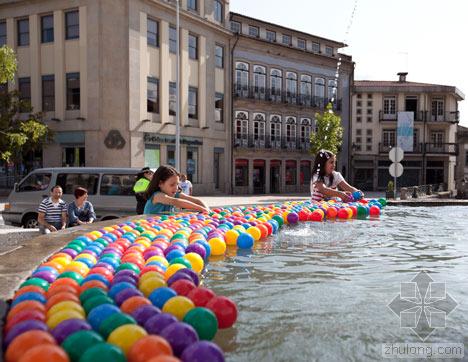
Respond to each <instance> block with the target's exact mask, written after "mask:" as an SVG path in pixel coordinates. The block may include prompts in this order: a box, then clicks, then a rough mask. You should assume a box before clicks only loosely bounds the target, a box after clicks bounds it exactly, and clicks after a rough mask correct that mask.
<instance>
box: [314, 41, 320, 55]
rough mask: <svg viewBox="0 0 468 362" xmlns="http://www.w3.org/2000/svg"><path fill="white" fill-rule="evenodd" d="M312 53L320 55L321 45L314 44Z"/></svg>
mask: <svg viewBox="0 0 468 362" xmlns="http://www.w3.org/2000/svg"><path fill="white" fill-rule="evenodd" d="M312 51H313V52H314V53H320V43H315V42H314V43H312Z"/></svg>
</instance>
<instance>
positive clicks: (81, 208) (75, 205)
mask: <svg viewBox="0 0 468 362" xmlns="http://www.w3.org/2000/svg"><path fill="white" fill-rule="evenodd" d="M87 199H88V190H86V189H85V188H83V187H77V188H76V189H75V201H73V202H71V203H70V204H69V205H68V219H69V221H68V226H70V227H71V226H78V225H85V224H91V223H92V222H93V221H94V220H96V213H95V212H94V208H93V204H91V203H90V202H89V201H87Z"/></svg>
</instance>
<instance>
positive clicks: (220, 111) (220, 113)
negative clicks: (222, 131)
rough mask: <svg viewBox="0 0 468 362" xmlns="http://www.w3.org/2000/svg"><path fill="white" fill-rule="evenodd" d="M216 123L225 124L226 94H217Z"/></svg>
mask: <svg viewBox="0 0 468 362" xmlns="http://www.w3.org/2000/svg"><path fill="white" fill-rule="evenodd" d="M215 122H220V123H223V122H224V94H223V93H215Z"/></svg>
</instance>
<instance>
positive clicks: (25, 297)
mask: <svg viewBox="0 0 468 362" xmlns="http://www.w3.org/2000/svg"><path fill="white" fill-rule="evenodd" d="M26 300H36V301H38V302H39V303H42V304H45V303H46V298H45V296H44V295H43V294H41V293H36V292H28V293H24V294H21V295H19V296H18V297H16V298H15V299H14V300H13V302H12V303H11V306H12V307H14V306H15V305H17V304H19V303H21V302H24V301H26Z"/></svg>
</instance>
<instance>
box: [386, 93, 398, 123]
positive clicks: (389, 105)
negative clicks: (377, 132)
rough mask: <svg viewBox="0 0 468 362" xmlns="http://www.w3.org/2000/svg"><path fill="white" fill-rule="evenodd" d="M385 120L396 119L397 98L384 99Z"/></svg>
mask: <svg viewBox="0 0 468 362" xmlns="http://www.w3.org/2000/svg"><path fill="white" fill-rule="evenodd" d="M383 104H384V110H383V119H395V117H396V98H395V97H384V103H383Z"/></svg>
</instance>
